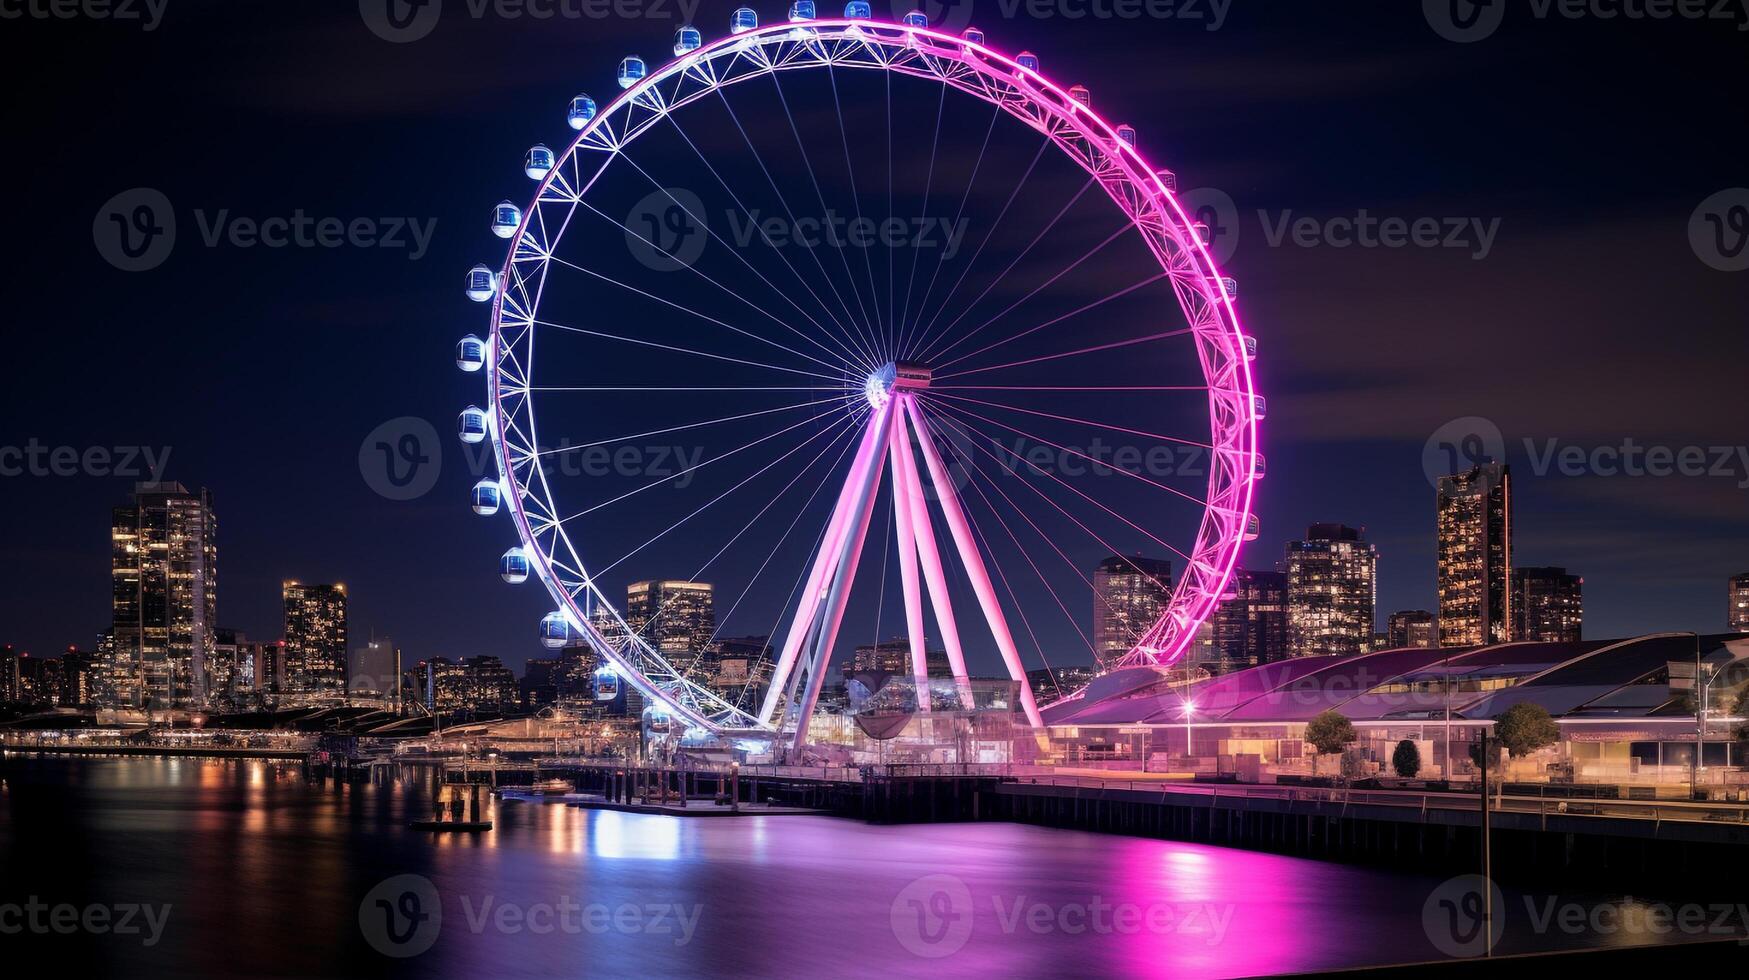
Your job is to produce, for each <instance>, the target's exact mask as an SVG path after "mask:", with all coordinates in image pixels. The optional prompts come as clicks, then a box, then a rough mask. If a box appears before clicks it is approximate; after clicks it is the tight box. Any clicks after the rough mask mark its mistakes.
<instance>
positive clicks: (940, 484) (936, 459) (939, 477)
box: [904, 397, 1044, 731]
mask: <svg viewBox="0 0 1749 980" xmlns="http://www.w3.org/2000/svg"><path fill="white" fill-rule="evenodd" d="M904 407H905V412H906V414H907V415H909V416H910V418H911V425H912V426H913V427H915V428H916V430H917V441H918V443H919V444H921V445H922V447H923V461H924V463H925V464H927V465H928V467H929V479H930V482H932V483H933V484H935V493H936V496H937V497H939V498H940V500H941V510H942V513H943V515H945V516H946V517H947V527H948V531H949V532H950V533H952V535H953V541H954V546H955V547H956V548H957V549H958V550H959V555H960V561H961V562H963V563H964V564H965V568H966V574H967V576H968V577H969V578H970V579H971V580H972V591H973V592H975V593H977V596H978V605H979V606H980V607H982V609H983V611H984V619H985V620H986V621H987V622H988V623H989V624H990V632H991V634H992V635H994V636H995V638H996V648H997V649H998V650H1000V651H1001V652H1002V660H1003V662H1004V663H1006V664H1007V665H1008V676H1009V677H1012V678H1013V679H1014V680H1017V681H1019V682H1020V703H1021V706H1022V707H1023V708H1025V709H1026V718H1027V721H1028V722H1030V723H1031V724H1032V727H1033V728H1035V729H1038V730H1041V731H1042V730H1043V728H1044V718H1043V717H1042V716H1041V715H1040V714H1039V711H1038V702H1037V701H1035V700H1034V699H1033V695H1032V685H1030V684H1028V683H1027V682H1026V671H1025V670H1024V669H1023V668H1022V667H1021V664H1020V651H1019V650H1017V649H1016V648H1015V646H1014V636H1013V634H1012V633H1010V632H1009V630H1008V620H1007V618H1006V617H1005V616H1004V615H1003V614H1002V604H1001V602H1000V601H999V600H998V599H997V598H996V589H995V588H994V587H993V586H992V585H991V584H990V573H989V571H988V569H986V568H985V567H984V559H983V556H982V555H981V554H979V552H978V547H977V542H976V541H974V540H973V539H972V531H971V526H970V524H969V523H968V522H967V521H966V515H965V511H963V510H961V509H960V502H959V496H958V494H956V493H955V492H954V486H953V480H952V479H951V478H950V477H949V475H948V472H947V467H946V466H944V465H942V462H941V454H940V453H939V452H938V451H937V450H936V448H935V441H934V439H933V438H932V437H931V435H930V432H929V426H928V424H927V423H925V422H924V421H923V412H922V411H921V410H920V409H919V408H918V407H917V403H916V401H915V400H914V399H912V398H909V397H907V398H905V399H904Z"/></svg>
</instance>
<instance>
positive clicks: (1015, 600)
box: [959, 456, 1110, 684]
mask: <svg viewBox="0 0 1749 980" xmlns="http://www.w3.org/2000/svg"><path fill="white" fill-rule="evenodd" d="M959 458H960V460H961V461H962V462H965V463H968V464H971V465H973V466H975V465H976V461H975V460H970V459H967V458H966V457H964V456H959ZM980 472H981V470H980ZM986 479H988V477H986ZM967 483H968V485H970V486H971V488H972V489H973V490H976V491H977V492H978V498H979V499H980V500H982V501H983V502H984V507H985V509H987V510H989V512H990V516H991V517H993V518H995V519H996V523H997V525H998V526H1000V527H1001V528H1002V531H1003V533H1005V534H1006V535H1007V536H1008V540H1009V541H1011V542H1013V544H1014V550H1015V551H1016V552H1018V553H1019V554H1020V556H1021V557H1022V558H1024V559H1025V560H1026V563H1027V566H1028V567H1030V568H1031V569H1032V573H1033V574H1034V575H1035V576H1037V577H1038V580H1039V584H1040V585H1043V586H1044V587H1045V591H1046V592H1048V593H1050V597H1051V600H1052V601H1053V602H1055V603H1056V606H1057V608H1058V609H1059V610H1061V611H1062V613H1063V618H1064V619H1065V620H1067V621H1068V623H1069V626H1070V628H1072V629H1073V630H1074V631H1075V635H1076V637H1078V638H1079V639H1080V640H1081V641H1082V642H1083V643H1085V644H1087V651H1088V652H1089V653H1094V647H1093V641H1092V640H1091V639H1090V638H1088V636H1087V635H1086V633H1084V632H1083V631H1082V629H1081V623H1080V620H1079V619H1077V618H1076V617H1075V615H1074V614H1072V613H1070V612H1069V607H1068V605H1067V604H1066V603H1064V602H1063V597H1062V595H1060V594H1059V593H1058V592H1057V589H1056V587H1055V586H1053V585H1051V582H1050V579H1048V578H1047V577H1046V576H1045V573H1044V570H1043V569H1041V568H1039V567H1038V562H1035V561H1033V560H1032V555H1031V554H1030V553H1029V552H1028V551H1027V549H1026V548H1025V547H1024V546H1023V545H1021V543H1020V538H1019V536H1017V535H1016V534H1015V533H1014V529H1013V528H1011V527H1009V526H1008V522H1007V521H1005V520H1003V519H1002V514H1001V513H1000V512H999V511H997V509H996V504H995V502H993V501H992V500H991V499H990V496H989V494H987V493H985V492H984V488H983V487H982V486H980V485H978V482H977V481H976V480H975V479H974V480H968V481H967ZM998 490H1000V488H998ZM1022 516H1023V517H1024V516H1025V515H1022ZM968 520H970V518H968ZM972 529H973V530H974V531H975V532H976V533H977V535H978V538H979V540H980V541H983V542H984V550H985V552H986V553H990V554H992V555H993V554H994V552H993V550H992V549H991V548H990V545H989V541H988V539H986V538H985V537H984V532H983V530H982V529H981V528H979V527H978V525H977V523H976V522H972ZM1035 530H1036V527H1035ZM1041 536H1042V535H1041ZM1045 543H1046V544H1048V545H1050V546H1051V548H1052V549H1053V550H1055V551H1056V553H1057V555H1058V557H1060V558H1062V559H1063V560H1064V562H1065V563H1067V564H1068V565H1069V567H1070V568H1071V569H1073V570H1074V571H1075V572H1076V573H1077V574H1081V570H1080V568H1079V567H1077V566H1076V565H1075V563H1074V562H1071V561H1069V560H1068V556H1067V555H1065V554H1063V551H1062V549H1061V548H1058V547H1057V546H1056V543H1055V542H1054V541H1051V540H1050V538H1049V537H1045ZM991 564H992V566H993V567H994V568H995V569H996V574H997V576H998V577H999V578H1000V579H1001V580H1002V588H1003V590H1004V591H1006V592H1007V593H1008V599H1009V602H1011V603H1012V604H1013V606H1014V609H1015V611H1016V612H1018V613H1019V614H1020V622H1021V624H1022V625H1023V626H1025V627H1026V633H1027V635H1028V636H1030V637H1031V638H1032V645H1033V648H1034V649H1035V650H1037V651H1038V657H1039V661H1040V662H1041V663H1043V664H1044V666H1045V670H1046V671H1047V672H1049V674H1050V676H1051V682H1052V683H1053V684H1054V683H1056V671H1055V670H1053V669H1052V668H1051V661H1050V658H1049V657H1047V656H1045V648H1044V644H1042V643H1040V642H1039V638H1038V632H1037V631H1036V630H1034V629H1033V626H1032V619H1031V617H1029V616H1027V614H1026V603H1024V602H1021V601H1020V596H1019V595H1018V594H1016V593H1015V591H1014V586H1013V585H1012V584H1011V583H1010V582H1009V580H1008V573H1007V572H1006V571H1004V570H1003V568H1002V563H1001V562H992V563H991ZM1086 578H1087V576H1086V575H1084V574H1081V579H1082V581H1086ZM1091 587H1092V585H1091V583H1089V588H1091ZM1094 594H1095V595H1099V593H1098V592H1097V590H1095V592H1094ZM1099 598H1100V599H1102V600H1104V601H1105V602H1106V604H1107V605H1110V600H1109V599H1106V598H1105V597H1104V596H1103V595H1100V596H1099ZM1094 659H1095V660H1097V659H1098V657H1097V655H1095V658H1094Z"/></svg>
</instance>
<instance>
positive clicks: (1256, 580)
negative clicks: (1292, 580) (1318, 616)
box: [1203, 569, 1288, 674]
mask: <svg viewBox="0 0 1749 980" xmlns="http://www.w3.org/2000/svg"><path fill="white" fill-rule="evenodd" d="M1211 623H1212V625H1213V629H1214V651H1213V655H1212V656H1211V657H1210V658H1208V659H1206V660H1205V661H1204V662H1203V665H1204V666H1206V667H1208V669H1209V671H1210V672H1211V673H1216V674H1222V673H1226V672H1227V671H1231V670H1239V669H1242V668H1245V667H1255V666H1257V665H1258V664H1268V663H1275V662H1276V661H1278V660H1286V659H1287V657H1288V643H1287V574H1286V573H1285V572H1256V571H1250V570H1248V569H1240V570H1238V571H1235V572H1234V573H1233V581H1232V583H1231V584H1230V585H1229V586H1228V587H1227V594H1226V595H1225V596H1222V598H1221V605H1220V608H1219V609H1217V610H1215V614H1214V617H1213V619H1212V620H1211Z"/></svg>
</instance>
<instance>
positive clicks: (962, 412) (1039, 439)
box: [936, 402, 1208, 507]
mask: <svg viewBox="0 0 1749 980" xmlns="http://www.w3.org/2000/svg"><path fill="white" fill-rule="evenodd" d="M936 407H937V408H939V409H942V410H944V411H949V412H953V413H954V414H955V415H956V416H957V417H960V418H961V419H962V420H963V419H964V418H966V417H969V418H972V419H977V420H979V421H981V422H985V423H987V424H989V425H993V426H996V427H997V428H1000V429H1003V430H1004V431H1007V432H1011V433H1013V434H1014V435H1017V436H1019V437H1021V438H1022V439H1026V440H1029V441H1031V442H1035V443H1037V444H1039V445H1041V446H1049V447H1051V448H1052V449H1055V450H1057V451H1058V452H1061V453H1067V454H1068V455H1071V456H1074V457H1075V458H1077V459H1080V460H1083V461H1085V462H1087V463H1091V464H1094V465H1097V466H1103V467H1105V468H1106V469H1109V470H1112V471H1113V472H1116V473H1122V474H1124V475H1125V476H1128V477H1130V478H1132V479H1136V480H1140V481H1141V482H1143V483H1146V484H1148V485H1149V486H1152V487H1155V488H1157V489H1160V490H1164V491H1166V492H1167V493H1169V494H1172V495H1173V496H1175V497H1180V498H1183V499H1184V500H1186V501H1188V502H1190V503H1193V504H1196V505H1197V506H1199V507H1207V506H1208V501H1206V500H1204V499H1203V498H1201V497H1198V496H1196V495H1195V494H1191V493H1186V492H1184V491H1183V490H1180V489H1178V488H1177V487H1171V486H1167V485H1166V484H1164V483H1161V482H1159V481H1158V480H1153V479H1150V478H1148V477H1146V476H1143V475H1142V474H1140V473H1135V472H1132V471H1130V470H1128V469H1126V468H1124V467H1121V466H1113V465H1112V464H1110V463H1108V462H1106V461H1105V460H1102V459H1095V458H1094V457H1092V456H1089V455H1087V454H1086V453H1084V452H1081V451H1080V450H1078V449H1074V448H1072V447H1069V446H1065V445H1062V444H1061V443H1056V442H1052V441H1051V440H1049V439H1046V438H1044V437H1043V436H1039V435H1034V434H1033V433H1031V432H1027V431H1025V430H1024V429H1017V428H1015V427H1014V426H1012V425H1008V424H1007V423H1004V422H998V421H996V420H995V419H992V418H990V417H989V416H986V415H979V414H978V413H977V412H974V411H972V410H970V409H966V408H960V407H959V406H956V405H947V404H943V403H939V402H938V403H936ZM965 424H966V425H971V424H972V423H971V422H969V421H968V422H965Z"/></svg>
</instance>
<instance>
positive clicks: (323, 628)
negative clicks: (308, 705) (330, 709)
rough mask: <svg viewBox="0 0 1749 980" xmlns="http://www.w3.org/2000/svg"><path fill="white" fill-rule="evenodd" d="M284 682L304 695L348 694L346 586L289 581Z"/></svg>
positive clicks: (287, 589)
mask: <svg viewBox="0 0 1749 980" xmlns="http://www.w3.org/2000/svg"><path fill="white" fill-rule="evenodd" d="M284 598H285V666H284V671H285V684H286V687H287V688H289V689H290V693H292V694H293V695H296V696H298V697H301V698H328V697H344V696H345V695H346V670H347V659H346V586H344V585H339V584H335V585H323V584H315V583H311V584H305V583H302V582H295V581H294V582H287V583H285V587H284Z"/></svg>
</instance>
